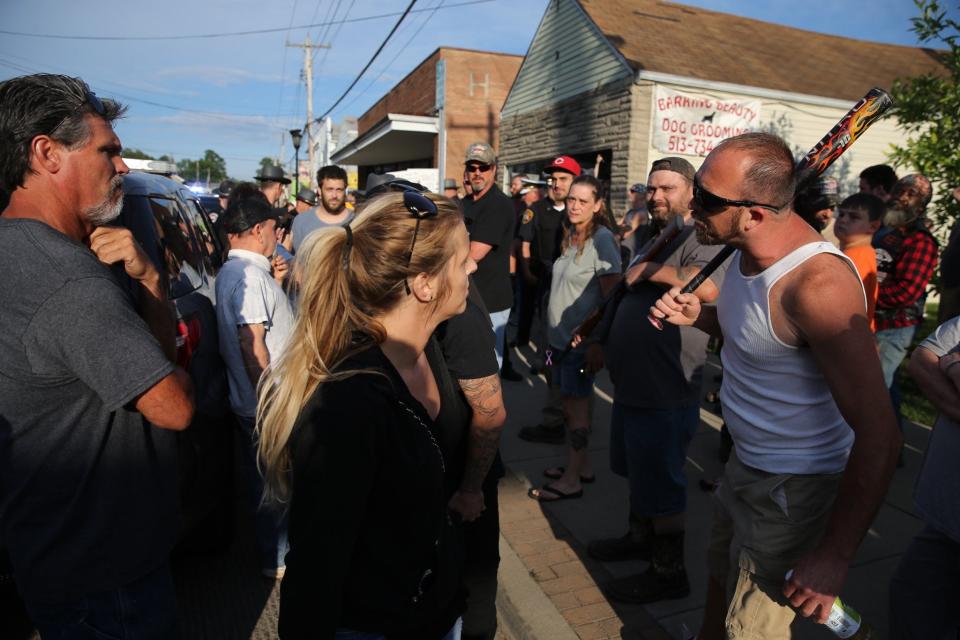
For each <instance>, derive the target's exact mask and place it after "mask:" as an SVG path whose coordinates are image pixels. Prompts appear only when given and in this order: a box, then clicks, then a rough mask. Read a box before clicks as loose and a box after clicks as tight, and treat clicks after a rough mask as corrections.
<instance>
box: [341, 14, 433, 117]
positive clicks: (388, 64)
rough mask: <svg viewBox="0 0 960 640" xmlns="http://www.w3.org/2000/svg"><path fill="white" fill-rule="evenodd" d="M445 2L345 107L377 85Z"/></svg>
mask: <svg viewBox="0 0 960 640" xmlns="http://www.w3.org/2000/svg"><path fill="white" fill-rule="evenodd" d="M443 2H444V0H440V2H438V3H437V4H436V5H435V6H434V7H433V10H432V12H431V13H430V15H428V16H427V19H426V20H424V21H423V22H422V23H421V24H420V26H419V27H417V30H416V31H414V32H413V35H412V36H410V38H409V39H408V40H407V41H406V42H405V43H404V44H403V46H402V47H400V50H399V51H397V53H396V55H395V56H393V58H392V59H391V60H390V62H388V63H387V64H386V66H385V67H384V68H383V69H381V70H380V73H379V74H377V77H376V78H374V79H373V80H371V81H370V82H369V83H367V86H365V87H364V88H363V91H361V92H360V93H358V94H357V95H355V96H354V97H353V98H351V100H350V102H348V103H347V104H345V105H344V109H346V108H347V107H349V106H350V105H352V104H354V103H355V102H356V101H357V100H359V99H360V98H362V97H363V96H365V95H366V93H367V91H369V90H370V88H371V87H372V86H373V85H375V84H376V83H377V82H378V81H379V80H380V78H382V77H383V75H384V74H385V73H386V72H387V71H388V70H389V69H390V67H392V66H393V64H394V63H395V62H396V61H397V59H398V58H399V57H400V54H402V53H403V52H404V51H406V50H407V47H409V46H410V45H411V44H412V43H413V41H414V40H416V38H417V36H418V35H420V32H421V31H423V28H424V27H426V26H427V23H428V22H430V19H431V18H432V17H433V16H434V14H435V13H436V12H437V9H440V8H441V6H442V5H443Z"/></svg>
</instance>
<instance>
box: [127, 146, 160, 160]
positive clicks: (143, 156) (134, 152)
mask: <svg viewBox="0 0 960 640" xmlns="http://www.w3.org/2000/svg"><path fill="white" fill-rule="evenodd" d="M123 157H124V158H132V159H134V160H155V159H156V158H154V157H153V156H152V155H150V154H149V153H147V152H146V151H141V150H140V149H124V150H123Z"/></svg>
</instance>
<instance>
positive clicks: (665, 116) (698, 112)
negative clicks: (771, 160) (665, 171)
mask: <svg viewBox="0 0 960 640" xmlns="http://www.w3.org/2000/svg"><path fill="white" fill-rule="evenodd" d="M761 104H762V103H761V102H760V101H759V100H719V99H717V98H711V97H709V96H704V95H694V94H690V93H680V92H679V91H673V90H671V89H667V88H666V87H663V86H660V85H657V94H656V97H655V100H654V105H653V147H654V149H657V150H658V151H663V152H665V153H679V154H684V155H690V156H705V155H707V154H708V153H710V152H711V151H713V147H714V146H715V145H716V144H717V143H718V142H720V141H721V140H723V139H725V138H730V137H733V136H736V135H740V134H741V133H746V132H747V131H754V130H756V129H757V127H758V125H759V123H760V105H761Z"/></svg>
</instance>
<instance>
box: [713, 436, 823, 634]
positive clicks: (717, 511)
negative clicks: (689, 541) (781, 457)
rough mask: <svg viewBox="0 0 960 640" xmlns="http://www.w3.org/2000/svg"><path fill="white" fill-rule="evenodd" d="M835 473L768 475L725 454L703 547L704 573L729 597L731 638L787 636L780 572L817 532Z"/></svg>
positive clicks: (810, 545) (788, 618) (788, 616)
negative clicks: (706, 570) (726, 459)
mask: <svg viewBox="0 0 960 640" xmlns="http://www.w3.org/2000/svg"><path fill="white" fill-rule="evenodd" d="M840 478H841V474H839V473H836V474H829V475H790V474H774V473H767V472H765V471H760V470H758V469H753V468H751V467H748V466H746V465H744V464H743V463H741V462H740V461H739V460H738V459H737V456H736V453H734V454H733V455H731V457H730V461H729V462H727V466H726V469H725V471H724V478H723V482H722V483H721V485H720V488H719V489H718V490H717V492H716V494H715V500H714V517H713V532H712V534H711V540H710V546H709V548H708V550H707V554H708V555H707V562H708V566H709V569H710V575H711V576H712V577H713V578H714V579H715V580H717V581H718V582H719V583H720V584H722V585H724V586H725V588H726V593H727V597H728V598H729V601H730V605H729V608H728V609H727V618H726V629H727V637H728V638H730V640H778V639H780V638H783V639H785V640H786V639H789V638H790V623H791V622H793V619H794V617H795V615H796V614H795V613H794V611H793V609H791V608H790V607H789V606H788V602H787V599H786V598H785V597H784V596H783V583H784V576H785V575H786V573H787V571H789V570H790V569H792V568H793V566H794V565H795V564H796V562H797V560H799V559H800V558H801V557H802V556H803V555H804V554H806V553H808V552H809V551H811V550H813V549H814V548H815V547H816V545H817V544H818V543H819V542H820V539H821V538H822V537H823V533H824V531H825V530H826V527H827V523H828V520H829V518H830V512H831V509H832V507H833V501H834V499H835V498H836V495H837V490H838V488H839V485H840ZM731 567H735V568H736V570H734V571H731Z"/></svg>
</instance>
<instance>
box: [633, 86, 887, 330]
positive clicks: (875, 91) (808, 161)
mask: <svg viewBox="0 0 960 640" xmlns="http://www.w3.org/2000/svg"><path fill="white" fill-rule="evenodd" d="M891 106H893V98H891V97H890V94H889V93H887V92H886V91H884V90H883V89H881V88H880V87H874V88H872V89H870V91H868V92H867V93H866V95H864V96H863V97H862V98H860V100H858V101H857V103H856V104H855V105H853V107H852V108H851V109H850V110H849V111H847V113H845V114H844V116H843V117H842V118H840V121H839V122H837V124H835V125H834V126H833V128H832V129H830V132H829V133H827V135H825V136H823V137H822V138H820V141H819V142H817V144H816V145H814V147H813V148H812V149H810V151H808V152H807V155H805V156H804V157H803V158H802V159H801V160H800V162H798V163H797V169H796V176H797V191H800V190H801V188H802V187H803V186H804V185H806V184H807V183H809V182H810V181H811V180H813V179H814V178H816V177H818V176H821V175H823V173H824V172H825V171H826V170H827V169H829V168H830V165H832V164H833V163H834V162H835V161H836V159H837V158H839V157H840V156H841V155H843V153H844V152H845V151H846V150H847V149H849V148H850V145H852V144H853V143H854V141H856V140H857V138H859V137H860V136H861V135H863V132H864V131H866V130H867V129H869V128H870V125H872V124H873V123H874V122H876V121H877V120H879V119H880V118H881V117H882V116H883V114H884V113H885V112H886V111H887V109H889V108H890V107H891ZM733 252H734V248H733V247H731V246H730V245H727V246H725V247H724V248H723V249H721V250H720V253H718V254H717V255H715V256H714V257H713V260H711V261H710V262H708V263H707V264H706V265H704V267H703V269H701V270H700V272H699V273H698V274H697V275H695V276H694V277H693V278H691V279H690V282H688V283H687V284H685V285H683V288H682V289H680V293H693V292H694V291H696V290H697V287H699V286H700V285H701V284H703V281H704V280H706V279H707V278H709V277H710V274H712V273H713V272H714V271H716V270H717V268H718V267H719V266H720V265H721V264H723V263H724V261H725V260H726V259H727V258H729V257H730V254H732V253H733ZM647 319H648V320H649V321H650V324H652V325H653V326H654V327H656V328H657V329H663V323H662V322H661V321H660V320H659V319H657V318H654V317H653V316H652V315H648V316H647Z"/></svg>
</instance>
